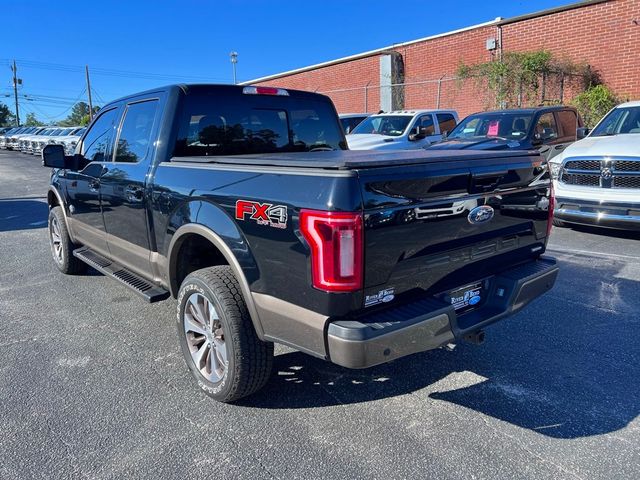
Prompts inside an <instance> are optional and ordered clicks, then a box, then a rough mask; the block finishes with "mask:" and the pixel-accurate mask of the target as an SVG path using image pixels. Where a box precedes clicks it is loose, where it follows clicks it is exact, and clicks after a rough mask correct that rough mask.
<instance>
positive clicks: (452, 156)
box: [171, 150, 539, 170]
mask: <svg viewBox="0 0 640 480" xmlns="http://www.w3.org/2000/svg"><path fill="white" fill-rule="evenodd" d="M538 155H539V152H538V151H535V150H513V151H499V152H495V151H478V150H475V151H474V150H448V151H442V150H438V151H435V150H433V151H429V150H400V151H394V152H385V151H374V150H336V151H333V152H294V153H276V154H260V155H234V156H219V157H174V158H172V159H171V161H172V162H180V163H184V162H186V163H200V164H202V163H209V164H229V165H251V166H272V167H296V168H322V169H330V170H352V169H358V168H376V167H391V166H399V165H411V164H421V163H437V162H451V161H463V162H464V161H470V162H473V161H476V160H485V159H497V158H500V159H502V158H516V157H530V156H538Z"/></svg>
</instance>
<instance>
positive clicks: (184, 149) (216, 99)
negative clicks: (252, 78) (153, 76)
mask: <svg viewBox="0 0 640 480" xmlns="http://www.w3.org/2000/svg"><path fill="white" fill-rule="evenodd" d="M179 118H180V125H179V130H178V138H177V141H176V146H175V149H174V156H178V157H183V156H210V155H243V154H259V153H275V152H312V151H320V150H344V149H346V144H345V142H344V136H343V134H342V130H341V128H340V125H339V123H338V120H337V118H336V114H335V110H334V109H333V105H332V104H331V103H330V102H329V101H327V100H325V99H324V98H323V97H318V98H317V99H315V98H308V97H306V98H296V97H295V96H291V97H285V96H272V95H247V94H242V93H237V91H236V90H235V89H234V90H233V91H231V94H229V95H225V94H224V92H222V91H219V90H208V91H207V90H201V91H194V92H191V93H189V94H187V95H186V96H185V97H184V98H183V103H182V107H181V114H180V117H179Z"/></svg>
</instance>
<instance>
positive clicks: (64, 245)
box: [48, 206, 87, 275]
mask: <svg viewBox="0 0 640 480" xmlns="http://www.w3.org/2000/svg"><path fill="white" fill-rule="evenodd" d="M48 225H49V244H50V246H51V255H52V256H53V261H54V262H55V264H56V267H58V270H60V271H61V272H62V273H64V274H66V275H78V274H81V273H84V272H86V271H87V264H86V263H84V262H82V261H81V260H79V259H77V258H76V257H74V256H73V250H75V249H76V248H78V245H75V244H74V243H73V242H72V241H71V238H70V237H69V231H68V230H67V224H66V223H65V219H64V214H63V213H62V207H60V206H56V207H53V208H52V209H51V210H50V211H49V222H48Z"/></svg>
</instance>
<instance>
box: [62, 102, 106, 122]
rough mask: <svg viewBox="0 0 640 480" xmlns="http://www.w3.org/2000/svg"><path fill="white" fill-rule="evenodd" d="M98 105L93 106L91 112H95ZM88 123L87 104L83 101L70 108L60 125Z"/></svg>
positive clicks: (98, 108)
mask: <svg viewBox="0 0 640 480" xmlns="http://www.w3.org/2000/svg"><path fill="white" fill-rule="evenodd" d="M98 110H100V107H97V106H96V107H93V113H94V114H95V113H96V112H97V111H98ZM88 123H89V105H87V104H86V103H85V102H78V103H76V104H75V105H74V106H73V108H72V109H71V113H70V114H69V116H68V117H67V118H65V119H64V120H63V121H62V122H60V125H61V126H63V127H76V126H79V125H81V126H85V125H87V124H88Z"/></svg>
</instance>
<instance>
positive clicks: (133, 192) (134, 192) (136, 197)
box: [125, 185, 144, 202]
mask: <svg viewBox="0 0 640 480" xmlns="http://www.w3.org/2000/svg"><path fill="white" fill-rule="evenodd" d="M125 193H126V194H127V200H129V201H130V202H141V201H142V199H143V198H144V189H143V188H142V187H136V186H132V185H130V186H128V187H127V188H126V189H125Z"/></svg>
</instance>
